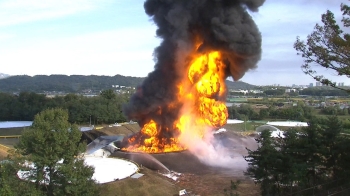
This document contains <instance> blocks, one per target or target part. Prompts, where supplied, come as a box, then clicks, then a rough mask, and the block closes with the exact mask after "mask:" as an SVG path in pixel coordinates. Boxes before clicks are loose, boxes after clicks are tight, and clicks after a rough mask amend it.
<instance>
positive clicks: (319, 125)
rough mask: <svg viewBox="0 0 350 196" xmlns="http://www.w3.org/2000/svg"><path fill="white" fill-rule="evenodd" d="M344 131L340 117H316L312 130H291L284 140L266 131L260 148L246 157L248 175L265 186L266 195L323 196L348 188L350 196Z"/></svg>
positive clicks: (347, 142)
mask: <svg viewBox="0 0 350 196" xmlns="http://www.w3.org/2000/svg"><path fill="white" fill-rule="evenodd" d="M342 131H343V128H342V123H341V121H340V120H339V119H338V118H337V117H336V116H332V117H329V118H328V119H326V120H325V119H319V118H313V119H312V120H311V121H310V123H309V126H308V127H306V128H304V129H302V130H297V129H294V130H293V129H291V130H288V131H287V132H285V134H284V137H279V138H271V137H270V133H269V131H263V132H262V133H261V135H260V136H259V137H258V138H257V142H258V143H259V147H258V149H257V150H255V151H251V150H248V156H246V157H245V159H246V160H247V161H248V164H249V167H248V169H247V172H246V175H248V176H250V177H252V178H253V179H255V180H256V182H257V183H259V184H260V185H261V191H262V195H315V194H316V195H323V194H326V193H327V194H328V193H331V192H332V191H333V190H338V191H339V190H343V189H344V188H345V191H343V193H344V194H345V195H346V194H349V190H348V189H346V188H349V187H350V183H349V181H350V175H349V174H350V170H349V169H350V166H349V164H348V163H349V160H350V153H349V152H348V150H347V148H349V147H350V138H349V137H347V136H344V135H341V134H340V133H341V132H342ZM296 193H297V194H296Z"/></svg>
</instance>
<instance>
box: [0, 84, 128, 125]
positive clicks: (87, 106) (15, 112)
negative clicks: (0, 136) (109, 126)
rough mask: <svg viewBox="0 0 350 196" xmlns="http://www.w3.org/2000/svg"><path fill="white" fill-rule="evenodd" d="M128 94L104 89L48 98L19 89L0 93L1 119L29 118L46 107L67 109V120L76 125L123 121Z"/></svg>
mask: <svg viewBox="0 0 350 196" xmlns="http://www.w3.org/2000/svg"><path fill="white" fill-rule="evenodd" d="M129 97H130V95H129V94H115V93H114V92H113V90H110V89H109V90H105V91H102V93H101V94H100V95H98V96H94V97H86V96H82V95H76V94H67V95H65V96H56V97H54V98H47V97H46V96H45V95H43V94H37V93H33V92H21V93H19V95H13V94H7V93H0V108H1V110H0V121H12V120H15V121H18V120H25V121H27V120H28V121H32V120H33V119H34V116H35V115H36V114H37V113H39V112H41V111H43V110H45V109H49V108H62V109H67V110H68V112H69V121H70V122H71V123H78V124H88V123H90V119H91V123H92V124H101V123H115V122H125V121H126V118H125V116H124V115H123V113H122V106H123V104H124V103H126V102H127V101H128V100H129Z"/></svg>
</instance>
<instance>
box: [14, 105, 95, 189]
mask: <svg viewBox="0 0 350 196" xmlns="http://www.w3.org/2000/svg"><path fill="white" fill-rule="evenodd" d="M80 139H81V132H80V131H79V130H78V128H77V126H76V125H71V124H70V123H69V122H68V112H67V111H66V110H62V109H48V110H44V111H42V112H40V113H39V114H37V115H36V116H35V119H34V122H33V125H32V127H31V128H30V129H29V130H25V131H24V132H23V134H22V137H21V139H20V141H19V143H18V144H17V145H16V146H15V149H16V154H15V155H16V156H14V158H13V159H12V160H13V161H14V162H15V163H18V165H20V166H22V168H21V169H22V170H25V171H30V175H29V176H28V180H31V181H33V182H35V187H36V190H38V191H43V192H44V193H45V194H46V195H96V194H97V193H98V190H97V188H96V185H95V183H94V181H93V180H91V177H92V175H93V172H94V169H93V168H91V167H88V166H86V165H84V160H83V159H82V158H81V157H80V154H81V153H82V152H84V151H85V148H86V144H83V143H80ZM16 157H17V158H16ZM28 163H32V164H33V165H34V167H30V166H29V165H28Z"/></svg>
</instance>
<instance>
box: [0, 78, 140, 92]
mask: <svg viewBox="0 0 350 196" xmlns="http://www.w3.org/2000/svg"><path fill="white" fill-rule="evenodd" d="M143 80H144V78H140V77H130V76H122V75H115V76H96V75H90V76H83V75H71V76H67V75H49V76H47V75H36V76H27V75H22V76H11V77H8V78H5V79H2V80H0V91H1V92H21V91H30V92H36V93H42V92H45V91H61V92H67V93H76V92H82V91H86V90H92V91H100V90H103V89H110V88H112V85H119V86H131V87H136V86H137V85H139V84H141V83H142V81H143Z"/></svg>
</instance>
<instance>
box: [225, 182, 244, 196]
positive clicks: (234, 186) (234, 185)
mask: <svg viewBox="0 0 350 196" xmlns="http://www.w3.org/2000/svg"><path fill="white" fill-rule="evenodd" d="M239 184H241V181H240V180H236V182H234V181H232V180H231V186H230V188H229V189H224V193H225V195H227V196H239V194H238V193H237V188H238V185H239ZM233 191H236V192H235V193H234V192H233Z"/></svg>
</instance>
